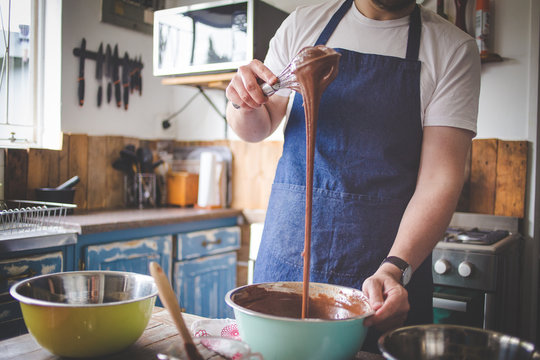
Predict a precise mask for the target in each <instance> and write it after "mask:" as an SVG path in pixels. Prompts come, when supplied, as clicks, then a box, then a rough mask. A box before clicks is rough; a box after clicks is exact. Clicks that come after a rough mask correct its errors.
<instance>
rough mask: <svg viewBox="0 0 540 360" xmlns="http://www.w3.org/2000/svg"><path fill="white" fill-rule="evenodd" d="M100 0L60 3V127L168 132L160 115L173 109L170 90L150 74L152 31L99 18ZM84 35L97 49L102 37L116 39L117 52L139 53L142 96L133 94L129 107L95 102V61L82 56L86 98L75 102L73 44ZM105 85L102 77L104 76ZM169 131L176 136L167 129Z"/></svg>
mask: <svg viewBox="0 0 540 360" xmlns="http://www.w3.org/2000/svg"><path fill="white" fill-rule="evenodd" d="M100 4H101V2H100V0H90V1H89V0H64V1H63V7H62V10H63V12H62V21H63V26H62V131H63V132H71V133H84V134H89V135H124V136H133V137H139V138H147V139H155V138H158V137H167V134H163V133H162V131H161V119H162V118H163V117H165V116H166V115H168V114H170V113H171V112H173V111H174V110H175V100H174V92H173V90H172V89H171V88H170V87H166V86H163V85H161V83H160V79H158V78H155V77H153V76H152V36H151V35H146V34H144V33H141V32H137V31H133V30H130V29H125V28H122V27H118V26H114V25H110V24H106V23H101V22H100V20H99V19H100V14H101V10H100ZM83 37H84V38H86V48H87V49H88V50H91V51H97V49H98V47H99V44H100V43H101V42H103V46H104V50H105V46H106V44H110V45H111V47H113V48H114V45H115V44H118V49H119V53H120V56H123V54H124V52H125V51H127V52H128V53H129V56H130V58H133V57H135V56H141V55H142V61H143V63H144V68H143V71H142V81H143V93H142V96H139V95H138V94H132V95H131V96H130V99H129V109H128V110H127V111H126V110H124V109H123V108H117V107H116V105H114V104H113V102H114V95H113V101H111V103H110V104H107V102H106V100H105V94H106V92H105V88H104V101H103V104H102V105H101V107H100V108H98V107H97V101H96V97H97V88H98V83H97V80H96V79H95V61H92V60H86V62H85V82H86V84H85V103H84V106H83V107H79V105H78V97H77V81H76V79H77V77H78V74H79V58H78V57H75V56H74V55H73V52H72V51H73V48H75V47H79V46H80V44H81V40H82V38H83ZM103 84H104V85H105V79H104V81H103ZM168 137H174V135H169V136H168Z"/></svg>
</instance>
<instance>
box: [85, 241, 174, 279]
mask: <svg viewBox="0 0 540 360" xmlns="http://www.w3.org/2000/svg"><path fill="white" fill-rule="evenodd" d="M171 251H172V236H171V235H166V236H152V237H147V238H143V239H134V240H126V241H113V242H110V243H106V244H96V245H89V246H87V247H85V248H84V250H83V252H84V268H85V270H112V271H129V272H135V273H139V274H149V273H150V272H149V270H148V265H149V264H150V262H152V261H155V262H157V263H158V264H159V265H160V266H161V267H162V268H163V271H164V272H165V273H166V274H170V269H171Z"/></svg>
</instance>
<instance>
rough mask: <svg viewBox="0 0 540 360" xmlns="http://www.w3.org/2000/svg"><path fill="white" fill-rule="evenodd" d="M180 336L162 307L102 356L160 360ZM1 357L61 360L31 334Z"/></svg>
mask: <svg viewBox="0 0 540 360" xmlns="http://www.w3.org/2000/svg"><path fill="white" fill-rule="evenodd" d="M198 319H202V318H201V317H199V316H195V315H189V314H184V320H185V321H186V324H187V326H188V328H189V327H190V326H191V324H192V323H193V322H194V321H196V320H198ZM181 341H182V340H181V339H180V335H179V334H178V332H177V331H176V328H175V327H174V323H173V321H172V319H171V317H170V316H169V313H168V312H167V311H166V310H165V309H163V308H157V307H156V308H155V309H154V313H153V315H152V318H151V319H150V321H149V323H148V326H147V327H146V330H145V331H144V333H143V334H142V336H141V337H140V338H139V340H137V342H136V343H135V344H133V345H132V346H130V347H129V348H127V349H126V350H124V351H122V352H120V353H117V354H115V355H111V356H108V357H101V359H103V360H151V359H157V357H156V355H157V354H158V353H160V352H166V351H167V349H168V348H169V347H170V346H171V345H173V344H175V343H180V342H181ZM0 354H2V359H5V360H15V359H17V360H18V359H31V360H60V359H61V358H60V357H58V356H55V355H52V354H51V353H49V352H48V351H46V350H44V349H43V348H41V346H40V345H39V344H38V343H36V342H35V340H34V338H33V337H32V336H31V335H30V334H26V335H21V336H17V337H15V338H11V339H7V340H3V341H0ZM355 359H356V360H384V358H383V357H382V356H381V355H377V354H371V353H365V352H360V353H358V354H357V355H356V357H355Z"/></svg>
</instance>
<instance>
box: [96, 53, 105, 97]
mask: <svg viewBox="0 0 540 360" xmlns="http://www.w3.org/2000/svg"><path fill="white" fill-rule="evenodd" d="M103 58H104V55H103V43H101V44H99V49H98V52H97V55H96V80H97V81H98V92H97V106H98V107H100V106H101V100H102V98H103V86H101V79H102V78H103Z"/></svg>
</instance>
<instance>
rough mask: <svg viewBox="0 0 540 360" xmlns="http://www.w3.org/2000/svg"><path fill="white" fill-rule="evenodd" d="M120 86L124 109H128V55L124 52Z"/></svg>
mask: <svg viewBox="0 0 540 360" xmlns="http://www.w3.org/2000/svg"><path fill="white" fill-rule="evenodd" d="M122 87H123V88H124V109H126V110H127V109H128V102H129V55H128V53H127V52H125V53H124V61H123V63H122Z"/></svg>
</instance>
